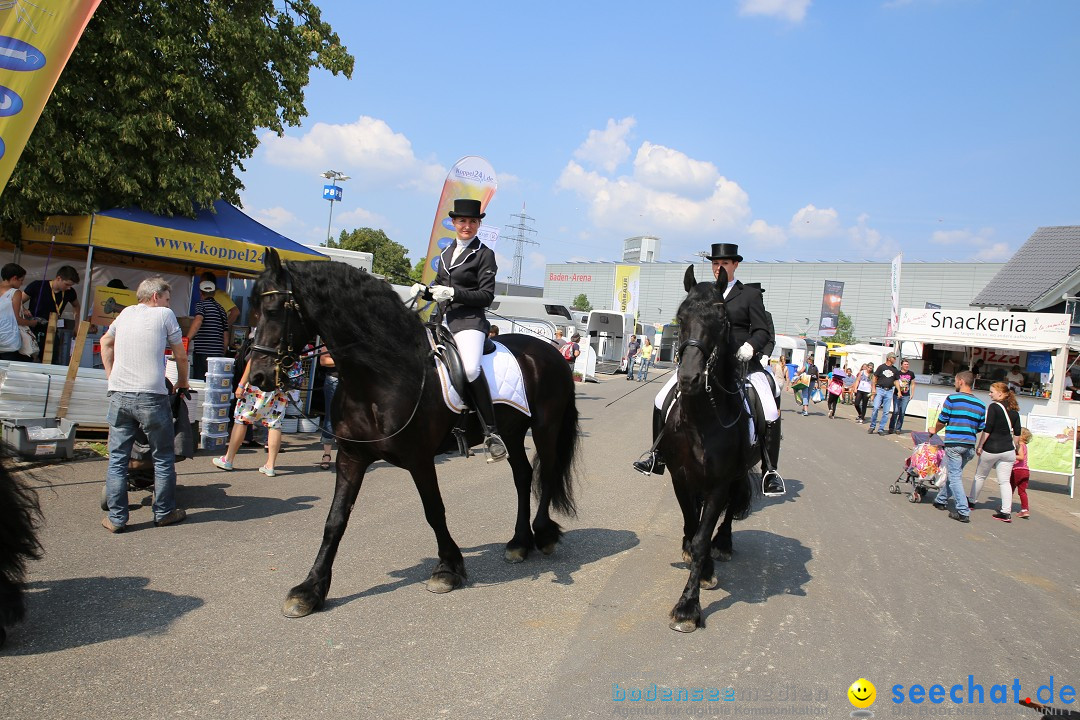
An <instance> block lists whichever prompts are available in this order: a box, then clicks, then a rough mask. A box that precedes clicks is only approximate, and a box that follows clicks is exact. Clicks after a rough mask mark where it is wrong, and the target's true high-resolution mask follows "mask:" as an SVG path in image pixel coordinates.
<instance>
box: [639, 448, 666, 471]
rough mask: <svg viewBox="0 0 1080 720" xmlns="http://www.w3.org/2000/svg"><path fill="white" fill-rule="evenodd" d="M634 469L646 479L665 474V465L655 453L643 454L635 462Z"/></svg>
mask: <svg viewBox="0 0 1080 720" xmlns="http://www.w3.org/2000/svg"><path fill="white" fill-rule="evenodd" d="M633 467H634V469H635V470H637V471H638V472H639V473H641V474H642V475H645V476H646V477H648V476H651V475H663V474H664V463H663V462H662V461H661V460H660V458H659V457H657V455H656V452H655V451H649V452H647V453H645V454H643V455H642V456H641V457H639V458H638V459H637V460H635V461H634V462H633Z"/></svg>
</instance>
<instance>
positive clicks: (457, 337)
mask: <svg viewBox="0 0 1080 720" xmlns="http://www.w3.org/2000/svg"><path fill="white" fill-rule="evenodd" d="M486 339H487V333H485V332H484V331H482V330H459V331H458V332H456V333H454V342H455V343H457V348H458V353H459V354H460V355H461V365H462V367H463V368H464V369H465V379H466V380H468V381H469V382H472V381H473V380H475V379H476V378H478V377H480V360H481V359H482V358H483V357H484V340H486Z"/></svg>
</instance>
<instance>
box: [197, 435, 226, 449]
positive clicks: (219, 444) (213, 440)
mask: <svg viewBox="0 0 1080 720" xmlns="http://www.w3.org/2000/svg"><path fill="white" fill-rule="evenodd" d="M228 446H229V436H228V435H227V434H224V433H223V434H221V435H208V434H206V433H202V434H200V435H199V447H201V448H202V449H203V450H207V451H213V452H224V451H225V448H227V447H228Z"/></svg>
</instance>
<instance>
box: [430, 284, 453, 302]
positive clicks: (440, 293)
mask: <svg viewBox="0 0 1080 720" xmlns="http://www.w3.org/2000/svg"><path fill="white" fill-rule="evenodd" d="M431 297H433V298H434V299H435V302H446V301H447V300H453V299H454V288H452V287H446V286H445V285H436V286H435V287H433V288H431Z"/></svg>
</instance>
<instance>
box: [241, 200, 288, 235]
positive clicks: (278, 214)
mask: <svg viewBox="0 0 1080 720" xmlns="http://www.w3.org/2000/svg"><path fill="white" fill-rule="evenodd" d="M244 212H245V213H246V214H247V215H248V216H249V217H251V218H254V219H255V220H257V221H259V222H261V223H262V224H263V225H265V226H266V227H268V228H270V229H272V230H275V229H277V228H279V227H290V226H292V225H294V224H296V223H299V222H300V218H298V217H296V215H294V214H293V213H292V212H290V211H289V210H286V209H285V208H283V207H280V206H279V207H272V208H248V207H245V208H244ZM278 232H281V231H280V230H278ZM282 234H284V233H282Z"/></svg>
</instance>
